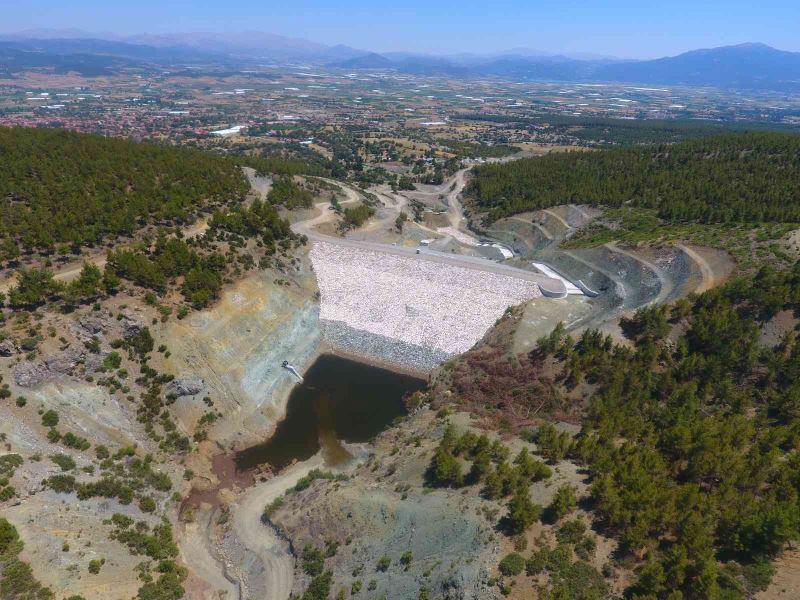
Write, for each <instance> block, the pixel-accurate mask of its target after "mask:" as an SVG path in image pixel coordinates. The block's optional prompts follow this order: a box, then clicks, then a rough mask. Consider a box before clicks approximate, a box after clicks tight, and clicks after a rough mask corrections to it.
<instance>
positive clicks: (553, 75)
mask: <svg viewBox="0 0 800 600" xmlns="http://www.w3.org/2000/svg"><path fill="white" fill-rule="evenodd" d="M193 63H194V64H220V65H227V66H236V65H243V64H298V63H304V64H308V65H314V66H318V67H319V66H325V67H327V68H337V69H343V70H351V71H358V70H395V71H397V72H401V73H408V74H416V75H438V76H448V77H500V78H505V79H513V80H522V81H525V80H531V81H533V80H536V81H543V80H550V81H565V82H604V81H617V82H632V83H640V84H648V85H695V86H714V87H719V88H729V89H757V90H775V91H783V92H798V91H800V53H796V52H786V51H782V50H778V49H775V48H772V47H770V46H767V45H765V44H758V43H748V44H740V45H736V46H726V47H720V48H712V49H703V50H694V51H691V52H686V53H683V54H680V55H678V56H674V57H665V58H660V59H655V60H642V61H636V60H620V59H614V58H609V57H603V56H600V55H598V56H585V55H583V56H564V55H558V54H547V53H545V52H542V51H535V50H529V49H524V48H523V49H514V50H510V51H508V52H502V53H495V54H491V55H471V54H458V55H447V56H430V55H423V54H414V53H400V52H395V53H376V52H370V51H368V50H360V49H356V48H352V47H349V46H344V45H338V46H328V45H324V44H319V43H316V42H311V41H308V40H304V39H300V38H292V37H286V36H282V35H276V34H271V33H263V32H239V33H208V32H196V33H173V34H139V35H133V36H118V35H114V34H107V33H103V34H89V33H86V32H82V31H79V30H30V31H24V32H20V33H15V34H3V35H0V73H3V72H6V73H13V72H17V71H21V70H25V69H28V68H38V67H51V68H54V69H55V70H56V71H57V72H66V71H70V70H73V71H77V72H80V73H82V74H84V75H90V76H91V75H100V74H106V73H109V72H112V71H113V70H114V69H116V68H121V67H125V66H129V67H135V66H146V65H148V64H149V65H158V66H162V67H163V66H169V65H175V64H193Z"/></svg>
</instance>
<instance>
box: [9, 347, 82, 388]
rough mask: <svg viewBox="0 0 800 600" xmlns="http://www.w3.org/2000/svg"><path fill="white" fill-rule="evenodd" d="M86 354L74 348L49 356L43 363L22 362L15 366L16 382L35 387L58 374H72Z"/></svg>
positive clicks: (23, 385)
mask: <svg viewBox="0 0 800 600" xmlns="http://www.w3.org/2000/svg"><path fill="white" fill-rule="evenodd" d="M84 356H85V353H84V352H82V351H81V350H77V349H74V350H65V351H63V352H59V353H58V354H53V355H51V356H48V357H46V358H45V359H44V360H43V361H42V362H41V363H34V362H21V363H19V364H18V365H16V366H15V367H14V371H13V374H14V383H16V384H17V385H18V386H20V387H35V386H37V385H39V384H40V383H43V382H45V381H47V380H48V379H50V378H51V377H55V376H57V375H72V373H73V372H74V371H75V368H76V367H77V366H78V365H79V364H80V363H81V362H83V360H84Z"/></svg>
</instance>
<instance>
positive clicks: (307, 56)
mask: <svg viewBox="0 0 800 600" xmlns="http://www.w3.org/2000/svg"><path fill="white" fill-rule="evenodd" d="M126 41H128V42H131V43H137V44H147V45H150V46H155V47H171V48H192V49H194V50H196V51H204V52H211V53H216V54H224V55H227V56H230V57H235V58H238V59H240V60H245V61H259V60H270V61H293V60H305V61H314V62H323V63H324V62H331V61H343V60H349V59H351V58H355V57H358V56H361V55H363V54H366V52H365V51H363V50H356V49H354V48H350V47H349V46H344V45H337V46H327V45H325V44H318V43H316V42H311V41H309V40H305V39H302V38H293V37H287V36H283V35H277V34H274V33H265V32H263V31H244V32H235V33H209V32H194V33H170V34H158V35H155V34H141V35H135V36H131V37H128V38H126Z"/></svg>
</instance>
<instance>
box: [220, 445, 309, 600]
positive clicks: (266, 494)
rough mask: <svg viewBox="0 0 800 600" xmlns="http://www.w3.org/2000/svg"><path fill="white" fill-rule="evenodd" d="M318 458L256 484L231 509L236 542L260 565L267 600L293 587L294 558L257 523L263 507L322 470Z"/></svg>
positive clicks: (277, 599)
mask: <svg viewBox="0 0 800 600" xmlns="http://www.w3.org/2000/svg"><path fill="white" fill-rule="evenodd" d="M323 464H324V460H323V458H322V456H321V455H320V454H317V455H315V456H313V457H311V458H310V459H308V460H306V461H304V462H301V463H296V464H294V465H292V466H291V467H289V468H287V469H285V470H284V471H283V472H281V474H280V475H278V476H277V477H273V478H272V479H270V480H269V481H267V482H265V483H260V484H257V485H255V486H253V487H251V488H249V489H248V490H247V491H245V492H244V494H242V496H241V497H240V498H239V500H238V501H237V502H236V503H235V504H233V505H232V506H231V514H232V515H233V518H232V527H233V530H234V531H235V533H236V536H237V537H238V539H239V541H240V542H241V543H242V544H243V545H244V546H245V547H246V548H247V549H248V550H250V551H252V552H255V553H256V554H257V555H258V557H259V558H260V559H261V561H262V562H263V564H264V570H265V576H266V580H267V581H266V583H267V592H268V593H267V594H266V598H268V599H269V600H286V599H287V598H288V597H289V595H290V594H291V592H292V585H293V584H294V557H293V556H292V554H291V553H290V552H289V548H288V545H287V544H286V542H285V541H284V540H282V539H281V538H279V537H278V536H277V535H276V534H275V532H274V531H273V529H272V528H271V527H269V526H268V525H264V524H263V523H262V522H261V515H262V513H263V512H264V507H265V506H267V505H268V504H269V503H270V502H272V501H273V500H275V499H276V498H278V497H279V496H282V495H283V494H284V493H286V491H287V490H288V489H289V488H291V487H294V486H295V484H297V482H298V481H299V480H300V479H301V478H302V477H304V476H306V475H307V474H308V472H309V471H311V470H312V469H317V468H320V467H322V466H323Z"/></svg>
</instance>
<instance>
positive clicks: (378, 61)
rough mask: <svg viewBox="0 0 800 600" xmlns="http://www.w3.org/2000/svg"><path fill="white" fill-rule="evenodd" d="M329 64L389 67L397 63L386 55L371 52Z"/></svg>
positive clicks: (337, 66) (363, 67) (334, 65)
mask: <svg viewBox="0 0 800 600" xmlns="http://www.w3.org/2000/svg"><path fill="white" fill-rule="evenodd" d="M328 66H329V67H333V68H336V69H389V68H392V67H394V66H396V65H395V63H393V62H392V61H391V60H389V59H388V58H386V57H385V56H382V55H380V54H376V53H375V52H370V53H369V54H363V55H361V56H356V57H354V58H350V59H348V60H343V61H339V62H334V63H331V64H329V65H328Z"/></svg>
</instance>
